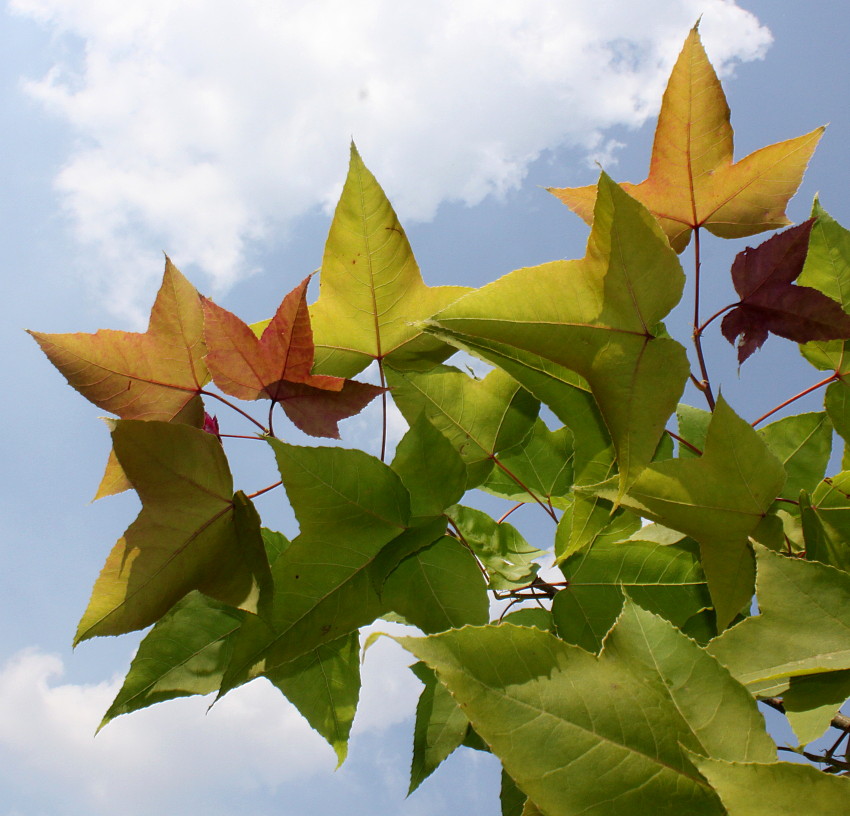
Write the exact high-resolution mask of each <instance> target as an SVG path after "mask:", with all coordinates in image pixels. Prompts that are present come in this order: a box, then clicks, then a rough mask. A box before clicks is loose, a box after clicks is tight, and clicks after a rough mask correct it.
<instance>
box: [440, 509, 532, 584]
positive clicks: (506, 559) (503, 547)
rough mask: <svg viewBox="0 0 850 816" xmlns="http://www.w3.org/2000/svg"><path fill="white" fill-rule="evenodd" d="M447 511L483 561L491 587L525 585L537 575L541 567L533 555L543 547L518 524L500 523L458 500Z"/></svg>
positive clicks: (465, 540)
mask: <svg viewBox="0 0 850 816" xmlns="http://www.w3.org/2000/svg"><path fill="white" fill-rule="evenodd" d="M446 515H447V516H448V517H449V518H450V519H451V520H452V521H453V522H454V524H455V525H456V527H457V530H458V532H459V534H460V535H461V536H462V537H463V538H462V540H463V541H464V542H465V543H466V544H467V545H468V546H469V547H471V548H472V551H473V552H474V553H475V555H476V556H477V557H478V560H479V561H481V563H482V564H483V565H484V567H485V569H486V570H487V572H488V574H489V575H490V588H491V589H512V588H514V587H518V586H525V585H526V584H528V583H530V582H531V581H532V580H533V579H534V576H535V575H536V574H537V570H538V569H539V565H538V564H535V563H534V559H535V558H538V557H539V556H541V555H543V554H544V553H543V550H539V549H538V548H537V547H532V546H531V545H530V544H529V543H528V542H527V541H526V540H525V539H524V538H523V537H522V535H521V534H520V532H519V530H517V529H516V527H514V526H513V525H511V524H508V523H507V522H502V523H501V524H498V523H496V521H494V520H493V519H492V518H491V517H490V516H488V515H487V514H486V513H485V512H483V511H481V510H476V509H474V508H472V507H463V506H462V505H459V504H458V505H455V506H454V507H450V508H448V510H446Z"/></svg>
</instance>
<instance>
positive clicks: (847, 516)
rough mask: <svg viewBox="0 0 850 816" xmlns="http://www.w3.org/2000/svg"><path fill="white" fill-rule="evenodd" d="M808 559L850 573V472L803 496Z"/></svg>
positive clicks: (801, 498)
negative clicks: (808, 495) (809, 496)
mask: <svg viewBox="0 0 850 816" xmlns="http://www.w3.org/2000/svg"><path fill="white" fill-rule="evenodd" d="M800 511H801V516H802V522H803V537H804V540H805V543H806V558H808V559H809V561H820V562H821V563H822V564H830V565H831V566H833V567H837V568H838V569H840V570H844V571H845V572H850V472H848V471H846V470H845V471H842V472H841V473H839V474H838V475H836V476H833V477H832V478H829V479H824V480H823V482H821V483H820V484H819V485H818V487H817V489H816V490H815V491H814V493H813V494H812V496H811V500H809V499H808V497H806V496H805V495H803V496H801V497H800Z"/></svg>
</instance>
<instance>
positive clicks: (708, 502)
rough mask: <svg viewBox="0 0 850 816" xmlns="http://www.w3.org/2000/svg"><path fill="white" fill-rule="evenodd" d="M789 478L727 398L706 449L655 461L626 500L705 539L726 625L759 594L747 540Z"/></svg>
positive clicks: (721, 622)
mask: <svg viewBox="0 0 850 816" xmlns="http://www.w3.org/2000/svg"><path fill="white" fill-rule="evenodd" d="M784 483H785V470H784V468H783V467H782V465H781V463H780V462H779V460H778V459H777V458H776V457H775V456H774V455H773V454H772V453H771V452H770V450H769V449H768V447H767V445H765V443H764V441H763V440H762V439H761V437H759V435H758V434H757V433H756V431H755V430H753V428H752V427H751V426H750V425H749V424H748V423H747V422H745V421H744V420H743V419H741V418H740V417H739V416H737V415H736V414H735V412H734V411H733V410H732V409H731V408H730V407H729V405H728V403H727V402H726V401H725V400H724V399H723V397H720V398H719V399H718V400H717V406H716V408H715V411H714V413H713V415H712V419H711V423H710V425H709V427H708V434H707V436H706V440H705V449H704V451H703V454H702V456H700V457H698V458H692V459H688V458H685V459H674V460H670V461H667V462H658V463H656V464H653V465H650V466H649V467H648V468H647V469H646V470H645V471H644V472H643V473H642V474H641V475H640V476H639V477H638V480H637V481H636V482H635V484H634V485H632V487H631V489H630V490H629V494H628V496H627V497H626V499H625V500H624V503H625V505H626V506H627V507H633V508H634V509H635V510H636V511H637V512H639V513H640V514H641V515H643V516H645V517H646V518H650V519H652V520H654V521H657V522H660V523H661V524H663V525H664V526H666V527H672V528H673V529H675V530H681V531H682V532H683V533H686V534H687V535H689V536H690V537H691V538H693V539H695V540H696V541H698V542H699V544H700V553H701V557H702V566H703V570H704V571H705V576H706V579H707V580H708V588H709V590H710V592H711V598H712V601H713V602H714V607H715V610H716V612H717V625H718V627H719V628H720V629H723V628H725V627H726V626H728V625H729V623H730V622H731V621H732V619H733V618H734V617H735V616H736V615H737V614H738V613H739V612H740V611H741V609H742V608H743V607H744V606H745V605H747V604H748V603H749V601H750V598H751V597H752V594H753V582H754V577H755V565H754V562H753V556H752V552H751V549H750V545H749V543H748V541H747V539H748V536H749V535H750V534H751V533H752V532H753V531H754V530H755V529H756V528H757V527H758V525H759V524H760V523H761V521H762V518H763V517H764V516H765V514H766V512H767V509H768V507H770V505H771V503H772V502H773V500H774V498H775V497H776V496H777V495H778V494H779V492H780V490H781V489H782V487H783V485H784ZM613 492H614V488H613V486H612V487H611V488H610V493H611V494H612V495H613ZM603 495H604V494H603Z"/></svg>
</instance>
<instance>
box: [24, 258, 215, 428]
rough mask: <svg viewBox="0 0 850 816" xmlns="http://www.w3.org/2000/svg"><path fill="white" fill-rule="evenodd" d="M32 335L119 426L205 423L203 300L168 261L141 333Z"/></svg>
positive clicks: (102, 332) (52, 360)
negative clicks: (118, 420) (202, 398)
mask: <svg viewBox="0 0 850 816" xmlns="http://www.w3.org/2000/svg"><path fill="white" fill-rule="evenodd" d="M30 334H31V335H32V336H33V337H34V338H35V340H36V342H37V343H38V344H39V345H40V346H41V349H42V351H43V352H44V353H45V354H46V355H47V356H48V357H49V358H50V362H52V363H53V365H55V366H56V367H57V368H58V369H59V370H60V371H61V372H62V374H64V376H65V378H66V379H67V380H68V383H69V384H70V385H71V386H73V387H74V388H76V389H77V391H79V392H80V393H81V394H82V395H83V396H84V397H86V399H88V400H90V401H91V402H93V403H94V404H95V405H97V406H98V407H99V408H103V409H104V410H106V411H110V412H111V413H113V414H117V415H118V416H119V417H121V418H122V419H144V420H152V419H153V420H159V421H163V422H168V421H171V420H174V419H177V420H178V421H182V422H187V421H188V422H189V423H190V424H198V423H199V422H200V420H201V419H202V417H203V409H202V407H201V401H200V399H199V398H198V393H199V392H200V390H201V389H202V388H203V386H204V384H205V383H207V382H208V381H209V374H208V372H207V367H206V365H205V363H204V360H203V355H204V352H205V351H206V348H205V346H204V341H203V312H202V310H201V301H200V296H199V295H198V293H197V291H196V290H195V288H194V287H193V286H192V284H191V283H189V281H187V280H186V278H184V277H183V275H182V274H181V273H180V272H179V270H178V269H177V267H176V266H174V264H172V263H171V261H170V260H169V259H168V258H166V260H165V274H164V275H163V280H162V286H161V287H160V290H159V293H158V294H157V296H156V301H155V302H154V305H153V309H152V310H151V316H150V323H149V324H148V330H147V331H146V332H144V333H138V332H125V331H112V330H108V329H101V330H100V331H98V332H96V333H95V334H82V333H79V334H43V333H42V332H33V331H31V332H30ZM196 415H197V416H196ZM190 417H191V418H190ZM196 419H197V422H196V421H195V420H196Z"/></svg>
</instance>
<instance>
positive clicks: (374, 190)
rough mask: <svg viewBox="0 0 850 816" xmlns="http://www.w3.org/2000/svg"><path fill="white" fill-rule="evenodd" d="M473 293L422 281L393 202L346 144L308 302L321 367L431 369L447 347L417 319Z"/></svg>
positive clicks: (336, 370)
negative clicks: (315, 292) (346, 158)
mask: <svg viewBox="0 0 850 816" xmlns="http://www.w3.org/2000/svg"><path fill="white" fill-rule="evenodd" d="M468 291H470V290H469V288H468V287H465V286H434V287H431V286H426V285H425V283H424V282H423V281H422V275H421V274H420V272H419V266H418V264H417V263H416V259H415V258H414V257H413V252H412V250H411V248H410V244H409V243H408V241H407V236H406V235H405V233H404V229H403V228H402V226H401V224H400V223H399V220H398V217H397V216H396V214H395V212H394V211H393V208H392V205H391V204H390V202H389V201H388V200H387V197H386V195H385V194H384V191H383V190H382V189H381V187H380V185H379V184H378V182H377V181H376V180H375V177H374V176H373V175H372V173H371V172H369V170H368V168H367V167H366V165H365V164H364V163H363V160H362V159H361V158H360V154H359V153H358V152H357V148H355V146H354V145H353V144H352V145H351V161H350V164H349V169H348V177H347V178H346V181H345V186H344V187H343V190H342V195H341V196H340V200H339V204H338V205H337V208H336V212H335V213H334V218H333V223H332V224H331V229H330V233H329V234H328V241H327V244H326V246H325V254H324V257H323V259H322V273H321V277H320V287H319V299H318V300H317V301H316V302H315V303H314V304H313V305H312V306H311V307H310V316H311V318H312V321H313V331H314V332H315V337H316V353H317V360H316V367H317V369H318V370H319V371H325V372H328V373H332V374H338V375H340V376H344V377H351V376H353V375H354V374H356V373H357V372H358V371H361V370H362V369H364V368H365V367H366V366H367V365H369V363H371V362H372V361H373V360H377V361H379V363H383V362H384V361H386V362H387V363H389V364H390V365H392V366H393V367H394V368H421V367H423V365H424V366H426V367H430V366H431V365H433V364H434V363H439V362H441V361H442V360H444V359H445V358H446V357H448V356H449V355H450V354H451V353H452V348H451V346H448V345H446V344H445V343H443V342H442V341H440V340H438V339H437V338H436V337H433V336H431V335H427V334H423V333H422V328H421V327H420V326H417V325H416V323H417V322H418V321H421V320H423V319H424V318H426V317H430V316H431V315H432V314H434V312H438V311H439V310H440V309H442V308H443V307H445V306H448V304H449V303H451V302H452V301H454V300H457V299H458V298H459V297H460V296H461V295H462V294H465V293H466V292H468Z"/></svg>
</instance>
